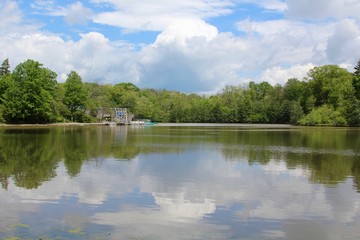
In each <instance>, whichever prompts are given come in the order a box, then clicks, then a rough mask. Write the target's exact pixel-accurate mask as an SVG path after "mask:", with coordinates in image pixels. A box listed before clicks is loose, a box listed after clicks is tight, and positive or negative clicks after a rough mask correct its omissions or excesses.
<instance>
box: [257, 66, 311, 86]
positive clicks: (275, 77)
mask: <svg viewBox="0 0 360 240" xmlns="http://www.w3.org/2000/svg"><path fill="white" fill-rule="evenodd" d="M313 67H315V65H313V64H311V63H308V64H305V65H294V66H291V67H289V68H282V67H279V66H277V67H272V68H268V69H266V70H265V71H264V72H263V73H262V75H261V81H266V82H268V83H270V84H272V85H275V84H281V85H284V84H285V83H286V81H287V80H288V79H290V78H297V79H299V80H301V79H303V78H304V77H306V74H307V73H308V71H309V70H310V69H312V68H313Z"/></svg>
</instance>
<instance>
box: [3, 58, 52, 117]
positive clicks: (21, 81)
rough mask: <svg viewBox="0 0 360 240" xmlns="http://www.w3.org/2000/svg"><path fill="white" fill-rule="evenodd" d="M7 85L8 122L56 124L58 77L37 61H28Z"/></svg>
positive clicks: (19, 67)
mask: <svg viewBox="0 0 360 240" xmlns="http://www.w3.org/2000/svg"><path fill="white" fill-rule="evenodd" d="M8 84H9V85H8V87H7V89H6V91H5V93H4V94H3V105H4V108H5V110H4V118H5V119H6V122H8V123H49V122H54V121H56V117H57V109H56V99H55V97H54V96H55V91H56V87H57V82H56V73H54V72H53V71H51V70H49V69H47V68H44V67H43V66H42V64H41V63H39V62H37V61H34V60H27V61H25V62H24V63H21V64H19V65H18V66H17V67H16V68H15V69H14V71H13V73H12V78H11V79H10V80H9V83H8Z"/></svg>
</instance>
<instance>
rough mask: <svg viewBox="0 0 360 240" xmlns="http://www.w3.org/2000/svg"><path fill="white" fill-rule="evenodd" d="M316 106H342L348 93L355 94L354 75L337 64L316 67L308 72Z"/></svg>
mask: <svg viewBox="0 0 360 240" xmlns="http://www.w3.org/2000/svg"><path fill="white" fill-rule="evenodd" d="M307 80H308V82H309V86H310V89H311V91H312V95H313V96H314V98H315V107H320V106H321V105H323V104H329V105H331V106H333V107H334V108H335V109H337V108H338V107H342V106H343V105H344V101H345V100H346V98H347V97H348V95H352V94H353V86H352V75H351V73H349V72H348V71H347V70H346V69H344V68H340V67H339V66H337V65H326V66H321V67H315V68H313V69H311V70H310V71H309V73H308V77H307Z"/></svg>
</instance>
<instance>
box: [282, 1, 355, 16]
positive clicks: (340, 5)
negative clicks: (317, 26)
mask: <svg viewBox="0 0 360 240" xmlns="http://www.w3.org/2000/svg"><path fill="white" fill-rule="evenodd" d="M359 11H360V2H359V1H357V0H316V1H313V0H301V1H299V0H287V11H286V14H287V16H289V17H290V18H297V19H317V20H321V19H326V18H335V19H342V18H346V17H354V18H359Z"/></svg>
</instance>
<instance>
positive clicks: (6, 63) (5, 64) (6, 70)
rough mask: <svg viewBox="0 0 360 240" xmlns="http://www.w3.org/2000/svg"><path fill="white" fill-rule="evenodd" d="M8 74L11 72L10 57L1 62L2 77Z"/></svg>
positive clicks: (0, 71)
mask: <svg viewBox="0 0 360 240" xmlns="http://www.w3.org/2000/svg"><path fill="white" fill-rule="evenodd" d="M7 74H10V63H9V59H8V58H7V59H5V60H4V61H3V63H2V64H1V67H0V77H1V76H4V75H7Z"/></svg>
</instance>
